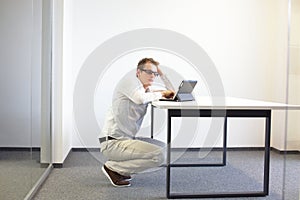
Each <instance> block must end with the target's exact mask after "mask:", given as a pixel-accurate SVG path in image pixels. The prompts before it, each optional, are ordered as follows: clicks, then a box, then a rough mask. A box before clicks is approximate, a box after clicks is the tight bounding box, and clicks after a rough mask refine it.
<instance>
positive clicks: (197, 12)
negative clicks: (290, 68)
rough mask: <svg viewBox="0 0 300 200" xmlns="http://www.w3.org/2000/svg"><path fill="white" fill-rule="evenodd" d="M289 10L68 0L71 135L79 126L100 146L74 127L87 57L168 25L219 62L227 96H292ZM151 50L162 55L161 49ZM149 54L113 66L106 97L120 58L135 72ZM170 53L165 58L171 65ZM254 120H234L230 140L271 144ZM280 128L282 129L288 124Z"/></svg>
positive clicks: (201, 0)
mask: <svg viewBox="0 0 300 200" xmlns="http://www.w3.org/2000/svg"><path fill="white" fill-rule="evenodd" d="M286 10H287V2H286V1H281V0H242V1H241V0H226V1H223V0H211V1H208V0H192V1H188V2H186V1H181V0H164V1H161V0H153V1H146V0H142V1H141V0H130V1H118V2H116V1H109V0H102V1H98V0H88V1H80V0H65V7H64V12H65V13H64V17H65V20H66V21H65V26H64V45H65V46H64V70H65V71H64V74H63V80H64V81H66V82H68V84H66V85H63V91H65V92H67V93H64V96H63V99H64V100H63V112H65V115H64V116H63V122H64V123H63V126H65V128H66V129H67V130H68V131H67V134H71V131H72V130H74V131H73V133H72V146H73V147H82V146H86V147H98V146H99V144H98V141H97V135H96V134H90V133H89V131H88V127H87V131H86V132H85V133H79V134H78V133H77V132H76V131H75V130H76V126H75V125H74V124H73V125H72V123H73V119H71V118H70V115H69V114H70V112H71V111H70V105H71V104H72V98H73V97H72V91H73V90H74V87H73V85H72V84H75V82H76V78H77V76H78V74H79V73H80V69H81V67H82V65H83V63H84V62H85V61H86V59H87V58H88V56H89V55H90V54H91V53H92V52H93V51H94V50H95V49H96V48H97V47H98V46H99V45H101V44H102V43H103V42H105V41H107V40H108V39H110V38H111V37H112V36H115V35H118V34H120V33H124V32H126V31H130V30H134V29H141V28H161V29H168V30H172V31H176V32H178V33H180V34H183V35H185V36H187V37H188V38H190V39H191V40H193V41H195V42H196V43H198V44H199V45H200V46H201V47H202V48H203V49H204V50H205V51H206V52H207V54H208V56H209V57H210V58H211V60H212V61H213V62H214V64H215V66H216V68H217V70H218V72H219V74H220V76H221V79H222V81H223V85H224V88H225V93H226V95H227V96H236V97H245V98H252V99H260V100H273V101H280V102H284V100H285V83H286V82H285V73H286V47H287V12H286ZM120 45H122V44H120ZM148 55H155V56H158V55H159V53H157V52H154V53H153V52H152V54H151V53H149V54H148ZM148 55H147V54H146V53H145V52H144V53H143V52H138V53H136V54H135V53H133V54H130V55H126V56H124V57H122V60H121V61H120V60H117V61H116V62H115V63H113V65H112V66H111V68H112V69H116V70H115V71H112V72H111V74H108V75H107V76H109V77H110V78H111V79H110V80H111V83H110V84H107V85H112V86H111V87H107V88H105V89H103V90H104V91H107V93H106V95H103V96H105V99H108V100H109V99H110V96H111V92H110V90H113V88H114V87H113V85H114V84H115V81H116V80H118V77H114V76H113V75H112V74H114V72H115V73H116V74H117V71H118V70H117V69H118V66H116V63H118V62H119V63H122V66H119V67H124V68H127V67H128V71H129V70H132V69H134V66H135V65H136V64H137V62H138V59H140V58H142V57H141V56H148ZM168 56H170V55H167V56H165V57H164V56H161V57H159V59H158V60H160V61H162V63H161V64H163V65H167V66H171V65H170V63H168V62H170V59H167V58H168ZM170 57H172V56H170ZM172 64H173V63H172ZM172 66H174V65H172ZM174 67H180V66H174ZM122 69H123V68H122ZM187 71H189V70H187ZM200 89H201V88H200ZM105 102H106V101H105ZM82 103H85V102H82ZM99 103H100V104H101V103H102V102H99ZM96 104H97V103H96ZM95 107H97V105H95ZM105 112H106V108H101V109H98V110H97V111H96V113H97V114H95V115H97V117H98V118H97V119H98V120H99V124H101V123H103V119H104V114H105ZM275 118H276V116H275ZM87 120H88V119H87ZM253 121H254V122H253V124H252V123H250V124H246V123H244V121H243V120H236V119H234V120H230V122H229V126H230V127H229V128H230V130H229V132H230V135H229V141H228V144H229V146H262V145H263V143H264V141H263V138H262V137H261V133H262V131H263V130H264V123H262V121H261V120H258V121H256V120H253ZM279 121H280V120H279ZM273 130H278V129H276V127H275V128H273ZM277 134H278V135H281V134H282V132H281V130H280V131H279V132H278V133H277ZM83 135H84V137H83ZM275 135H276V134H275ZM159 137H163V136H159ZM83 138H84V139H83ZM68 139H70V138H68ZM200 140H201V139H200ZM68 142H69V141H68ZM178 145H180V144H178ZM196 145H197V144H196Z"/></svg>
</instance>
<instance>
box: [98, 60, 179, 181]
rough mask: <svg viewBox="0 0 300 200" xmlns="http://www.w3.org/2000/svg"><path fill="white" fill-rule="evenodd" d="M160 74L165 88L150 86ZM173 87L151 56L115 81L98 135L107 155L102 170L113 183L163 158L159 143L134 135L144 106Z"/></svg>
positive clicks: (168, 94) (166, 95) (170, 93)
mask: <svg viewBox="0 0 300 200" xmlns="http://www.w3.org/2000/svg"><path fill="white" fill-rule="evenodd" d="M156 77H160V78H161V80H162V81H163V83H164V85H165V88H166V89H165V90H153V82H154V79H155V78H156ZM173 96H174V88H173V86H172V84H171V83H170V81H169V79H168V78H167V76H166V75H165V74H164V73H163V72H162V70H161V69H160V67H159V62H157V61H155V60H154V59H152V58H143V59H142V60H140V61H139V62H138V65H137V69H136V72H135V73H133V74H132V76H131V77H129V78H124V79H122V80H121V81H120V82H119V84H118V85H117V87H116V89H115V91H114V95H113V98H112V106H111V107H110V109H109V110H108V113H107V116H106V119H105V122H104V126H103V129H102V131H101V134H100V136H99V141H100V146H101V152H102V153H103V155H104V156H105V157H106V158H107V160H108V161H107V162H105V164H104V165H103V166H102V171H103V173H104V174H105V176H106V177H107V178H108V179H109V180H110V182H111V184H112V185H113V186H116V187H126V186H130V180H131V179H132V177H131V176H132V175H133V174H137V173H140V172H143V171H145V170H148V169H150V168H155V167H159V166H160V165H161V164H162V163H163V161H164V154H163V151H162V147H161V146H159V145H155V144H153V142H151V139H150V138H149V140H148V141H142V140H139V139H136V138H135V136H136V134H137V132H138V131H139V130H140V128H141V125H142V122H143V119H144V116H145V114H146V112H147V106H148V104H149V103H151V102H152V101H155V100H158V99H160V98H162V97H164V98H172V97H173Z"/></svg>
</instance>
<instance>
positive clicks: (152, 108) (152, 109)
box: [150, 105, 154, 139]
mask: <svg viewBox="0 0 300 200" xmlns="http://www.w3.org/2000/svg"><path fill="white" fill-rule="evenodd" d="M153 114H154V107H153V105H151V127H150V129H151V130H150V131H151V138H152V139H153Z"/></svg>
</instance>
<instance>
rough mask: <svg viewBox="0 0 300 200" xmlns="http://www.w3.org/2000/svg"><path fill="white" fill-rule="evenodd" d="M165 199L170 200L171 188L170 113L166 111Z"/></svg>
mask: <svg viewBox="0 0 300 200" xmlns="http://www.w3.org/2000/svg"><path fill="white" fill-rule="evenodd" d="M166 181H167V184H166V186H167V189H166V192H167V198H170V190H171V189H170V187H171V183H170V182H171V113H170V110H168V121H167V177H166Z"/></svg>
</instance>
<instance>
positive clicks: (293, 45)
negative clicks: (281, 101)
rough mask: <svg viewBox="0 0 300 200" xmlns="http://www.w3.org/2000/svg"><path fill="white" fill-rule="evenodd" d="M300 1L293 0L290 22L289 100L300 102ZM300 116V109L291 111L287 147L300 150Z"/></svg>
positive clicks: (290, 101) (294, 102) (293, 102)
mask: <svg viewBox="0 0 300 200" xmlns="http://www.w3.org/2000/svg"><path fill="white" fill-rule="evenodd" d="M299 23H300V1H299V0H292V1H291V24H290V32H291V34H290V44H289V50H290V57H289V63H290V65H289V74H288V75H289V76H288V77H289V92H288V102H289V103H290V104H300V28H299ZM299 118H300V112H299V111H289V113H288V132H287V146H286V148H287V149H291V150H300V124H299V123H298V121H299Z"/></svg>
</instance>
